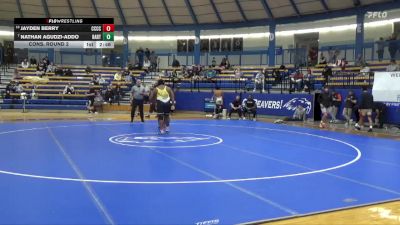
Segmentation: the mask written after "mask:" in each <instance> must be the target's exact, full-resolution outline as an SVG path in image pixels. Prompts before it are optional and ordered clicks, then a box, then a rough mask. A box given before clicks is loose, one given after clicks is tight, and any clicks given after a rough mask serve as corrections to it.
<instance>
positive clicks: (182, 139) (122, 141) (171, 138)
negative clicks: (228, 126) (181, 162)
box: [109, 133, 223, 148]
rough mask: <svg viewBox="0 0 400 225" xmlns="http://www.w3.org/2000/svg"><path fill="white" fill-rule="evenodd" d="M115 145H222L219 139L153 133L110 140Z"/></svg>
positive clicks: (153, 146) (184, 134) (115, 137)
mask: <svg viewBox="0 0 400 225" xmlns="http://www.w3.org/2000/svg"><path fill="white" fill-rule="evenodd" d="M109 141H110V142H111V143H114V144H119V145H125V146H132V147H144V148H193V147H205V146H211V145H217V144H220V143H222V141H223V140H222V139H221V138H219V137H215V136H211V135H205V134H193V133H172V134H168V135H163V136H161V135H155V134H153V133H145V134H143V133H142V134H141V133H134V134H121V135H117V136H113V137H110V138H109Z"/></svg>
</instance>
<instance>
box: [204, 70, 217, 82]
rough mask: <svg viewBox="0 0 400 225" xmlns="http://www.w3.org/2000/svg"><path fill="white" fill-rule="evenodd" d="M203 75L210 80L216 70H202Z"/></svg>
mask: <svg viewBox="0 0 400 225" xmlns="http://www.w3.org/2000/svg"><path fill="white" fill-rule="evenodd" d="M204 76H205V78H206V79H208V80H212V79H214V78H215V77H216V76H217V71H215V70H206V71H204Z"/></svg>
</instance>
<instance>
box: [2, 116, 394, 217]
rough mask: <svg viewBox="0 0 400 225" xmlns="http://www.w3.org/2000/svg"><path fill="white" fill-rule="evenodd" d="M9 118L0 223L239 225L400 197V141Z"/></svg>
mask: <svg viewBox="0 0 400 225" xmlns="http://www.w3.org/2000/svg"><path fill="white" fill-rule="evenodd" d="M171 128H172V129H171V130H172V132H171V133H170V134H168V135H163V136H160V135H157V134H156V122H155V121H147V122H146V123H144V124H140V123H134V124H129V123H122V122H77V121H63V122H46V123H45V122H31V123H3V124H0V143H1V157H0V190H1V192H0V199H1V201H0V224H198V225H200V224H236V223H246V222H252V221H260V220H271V219H277V218H283V217H292V216H300V215H304V214H310V213H316V212H322V211H329V210H334V209H340V208H347V207H353V206H359V205H364V204H370V203H375V202H382V201H389V200H394V199H398V198H399V197H400V179H398V175H399V170H400V143H399V142H398V141H393V140H388V139H380V138H372V137H366V136H360V135H351V134H344V133H336V132H330V131H321V130H316V129H309V128H301V127H293V126H286V125H275V124H268V123H262V122H250V121H214V120H208V121H206V120H200V121H198V120H186V121H185V120H181V121H173V123H172V125H171Z"/></svg>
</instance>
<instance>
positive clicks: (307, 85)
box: [303, 68, 314, 92]
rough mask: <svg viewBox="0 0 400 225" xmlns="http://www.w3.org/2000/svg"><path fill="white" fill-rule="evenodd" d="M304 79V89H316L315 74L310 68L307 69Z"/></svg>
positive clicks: (307, 90)
mask: <svg viewBox="0 0 400 225" xmlns="http://www.w3.org/2000/svg"><path fill="white" fill-rule="evenodd" d="M303 81H304V91H306V92H309V91H311V90H312V89H314V87H313V76H312V72H311V69H310V68H308V69H307V74H306V75H305V76H304V78H303Z"/></svg>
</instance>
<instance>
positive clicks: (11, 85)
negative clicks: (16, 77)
mask: <svg viewBox="0 0 400 225" xmlns="http://www.w3.org/2000/svg"><path fill="white" fill-rule="evenodd" d="M14 92H15V81H13V80H12V81H10V83H8V84H7V86H6V94H5V96H4V98H5V99H9V98H11V93H14Z"/></svg>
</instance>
